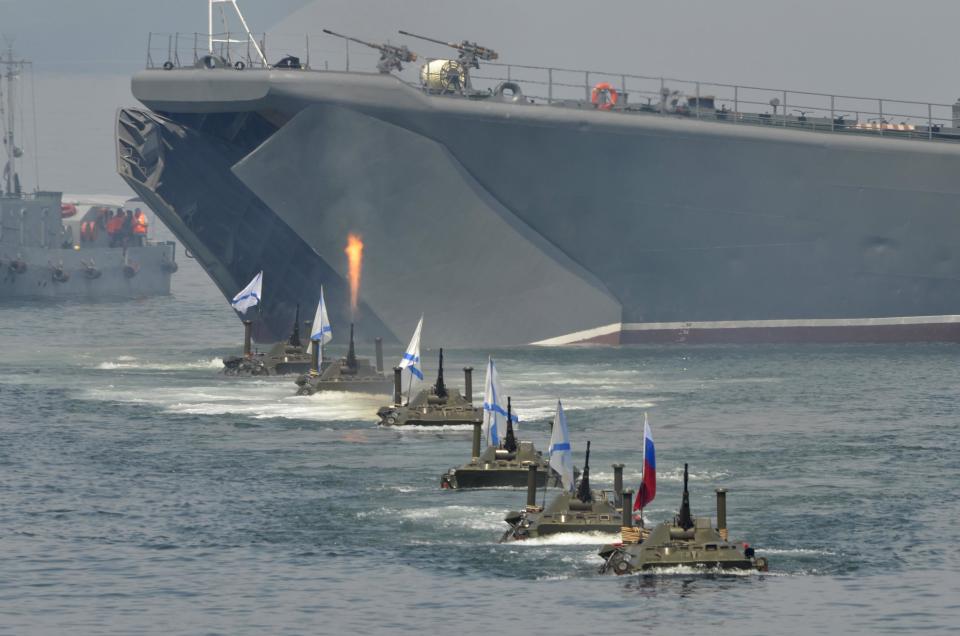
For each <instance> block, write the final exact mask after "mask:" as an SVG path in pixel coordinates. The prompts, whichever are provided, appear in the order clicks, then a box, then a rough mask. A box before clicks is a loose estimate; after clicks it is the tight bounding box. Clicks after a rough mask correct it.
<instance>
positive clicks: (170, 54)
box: [167, 35, 173, 60]
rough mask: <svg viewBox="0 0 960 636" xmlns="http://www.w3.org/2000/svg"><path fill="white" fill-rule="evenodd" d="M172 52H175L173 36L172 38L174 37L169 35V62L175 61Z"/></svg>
mask: <svg viewBox="0 0 960 636" xmlns="http://www.w3.org/2000/svg"><path fill="white" fill-rule="evenodd" d="M172 51H173V36H172V35H168V36H167V59H168V60H172V59H173V53H172Z"/></svg>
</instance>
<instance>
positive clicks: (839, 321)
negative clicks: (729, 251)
mask: <svg viewBox="0 0 960 636" xmlns="http://www.w3.org/2000/svg"><path fill="white" fill-rule="evenodd" d="M942 324H960V315H947V316H895V317H889V318H798V319H781V320H712V321H702V322H624V323H619V322H618V323H611V324H609V325H603V326H601V327H594V328H593V329H585V330H583V331H576V332H574V333H569V334H565V335H563V336H557V337H555V338H547V339H546V340H538V341H537V342H533V343H531V344H533V345H536V346H544V347H551V346H558V345H565V344H573V343H577V342H585V341H590V340H594V339H596V338H602V337H603V336H609V335H612V334H616V333H619V332H627V331H691V330H700V329H795V328H836V327H900V326H914V325H942Z"/></svg>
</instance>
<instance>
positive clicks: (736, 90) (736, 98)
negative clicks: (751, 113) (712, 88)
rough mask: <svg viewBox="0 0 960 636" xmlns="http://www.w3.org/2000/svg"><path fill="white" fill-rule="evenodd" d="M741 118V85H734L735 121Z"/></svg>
mask: <svg viewBox="0 0 960 636" xmlns="http://www.w3.org/2000/svg"><path fill="white" fill-rule="evenodd" d="M739 118H740V87H739V86H734V87H733V123H737V119H739Z"/></svg>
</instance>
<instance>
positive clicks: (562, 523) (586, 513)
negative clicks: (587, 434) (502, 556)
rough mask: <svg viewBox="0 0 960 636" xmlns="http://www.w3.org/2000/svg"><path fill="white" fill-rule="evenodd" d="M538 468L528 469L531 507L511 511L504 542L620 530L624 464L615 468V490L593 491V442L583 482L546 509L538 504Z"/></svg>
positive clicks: (528, 494) (556, 499) (529, 502)
mask: <svg viewBox="0 0 960 636" xmlns="http://www.w3.org/2000/svg"><path fill="white" fill-rule="evenodd" d="M535 470H536V467H535V466H533V465H531V466H529V467H528V471H529V472H528V481H527V505H526V507H525V508H524V509H523V510H520V511H516V512H510V513H508V514H507V516H506V517H505V518H504V521H506V522H507V524H508V525H509V526H510V529H509V530H507V531H506V532H504V533H503V536H502V537H501V538H500V542H501V543H503V542H505V541H522V540H524V539H532V538H536V537H543V536H546V535H550V534H559V533H561V532H606V533H614V532H619V531H620V524H621V510H620V509H619V508H618V507H617V504H618V503H619V502H618V500H617V499H616V498H615V496H614V492H615V491H616V490H617V487H618V486H621V485H622V483H623V464H615V465H614V482H615V485H614V491H607V490H593V489H592V488H591V487H590V442H587V455H586V459H585V460H584V463H583V474H582V475H581V476H580V482H579V483H578V484H577V487H576V489H575V490H574V491H572V492H561V493H560V494H558V495H557V496H556V497H554V498H553V500H552V501H551V502H550V503H549V504H547V505H546V506H543V507H541V506H538V505H537V503H536V502H537V486H536V480H535V477H534V475H535Z"/></svg>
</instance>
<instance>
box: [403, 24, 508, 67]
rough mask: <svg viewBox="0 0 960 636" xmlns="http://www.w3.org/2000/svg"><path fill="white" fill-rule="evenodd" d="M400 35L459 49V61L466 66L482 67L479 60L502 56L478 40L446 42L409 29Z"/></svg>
mask: <svg viewBox="0 0 960 636" xmlns="http://www.w3.org/2000/svg"><path fill="white" fill-rule="evenodd" d="M399 33H400V35H408V36H410V37H412V38H417V39H420V40H426V41H427V42H433V43H434V44H442V45H444V46H449V47H450V48H453V49H457V51H459V52H460V55H459V57H458V61H459V62H460V63H461V64H463V65H464V66H465V67H470V68H477V69H478V68H480V62H479V60H484V61H486V62H489V61H492V60H495V59H497V58H498V57H500V56H499V55H497V52H496V51H494V50H493V49H488V48H487V47H485V46H480V45H479V44H477V43H476V42H470V41H469V40H464V41H462V42H460V43H459V44H457V43H456V42H444V41H443V40H435V39H434V38H428V37H426V36H424V35H417V34H416V33H410V32H409V31H399Z"/></svg>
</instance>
